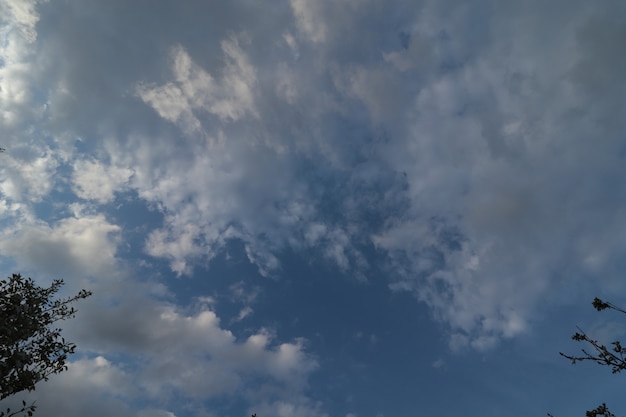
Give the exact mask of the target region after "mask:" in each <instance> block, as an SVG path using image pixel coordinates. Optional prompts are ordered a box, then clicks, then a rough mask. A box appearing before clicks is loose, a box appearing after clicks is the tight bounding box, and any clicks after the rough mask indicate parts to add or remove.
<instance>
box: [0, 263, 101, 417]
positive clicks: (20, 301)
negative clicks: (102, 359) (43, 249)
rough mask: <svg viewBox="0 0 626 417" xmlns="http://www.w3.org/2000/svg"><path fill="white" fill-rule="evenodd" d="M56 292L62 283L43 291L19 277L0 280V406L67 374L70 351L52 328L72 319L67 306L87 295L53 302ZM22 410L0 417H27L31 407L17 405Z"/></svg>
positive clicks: (72, 311) (71, 309) (68, 344)
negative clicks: (24, 415) (18, 416)
mask: <svg viewBox="0 0 626 417" xmlns="http://www.w3.org/2000/svg"><path fill="white" fill-rule="evenodd" d="M62 286H63V280H54V281H53V282H52V284H51V285H50V286H49V287H47V288H44V287H39V286H37V285H36V284H35V282H34V281H33V280H32V279H31V278H24V277H22V276H21V275H20V274H13V275H12V276H11V277H9V278H7V279H4V280H0V400H2V399H4V398H7V397H9V396H12V395H15V394H17V393H18V392H21V391H24V390H28V391H33V390H34V389H35V384H37V383H38V382H40V381H42V380H44V381H45V380H48V377H49V376H50V375H52V374H58V373H60V372H63V371H65V370H67V365H66V364H65V362H66V360H67V358H68V355H70V354H72V353H74V351H75V349H76V345H75V344H74V343H71V342H67V341H66V340H65V339H64V338H63V337H62V336H61V329H59V328H57V327H54V326H53V325H54V324H55V323H57V322H59V321H63V320H67V319H69V318H73V317H74V315H75V313H76V309H75V308H74V307H72V304H73V303H74V302H75V301H77V300H79V299H82V298H87V297H89V296H90V295H91V292H90V291H85V290H81V291H79V292H78V294H76V295H74V296H72V297H69V298H64V299H55V298H54V296H55V294H56V293H57V292H58V291H59V290H60V288H61V287H62ZM22 406H23V407H22V409H21V410H17V411H14V412H13V413H11V410H10V409H7V410H6V411H1V412H0V417H10V416H13V415H16V414H18V413H21V412H26V413H27V414H28V415H29V416H31V415H32V413H33V411H34V410H35V405H34V403H33V404H31V405H26V403H25V402H22Z"/></svg>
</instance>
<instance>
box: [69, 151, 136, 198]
mask: <svg viewBox="0 0 626 417" xmlns="http://www.w3.org/2000/svg"><path fill="white" fill-rule="evenodd" d="M131 175H132V171H131V170H130V169H128V168H117V167H112V166H108V167H107V166H105V165H104V164H102V163H101V162H98V161H94V160H77V161H75V162H74V174H73V177H72V182H73V183H74V192H75V193H76V195H77V196H78V197H80V198H83V199H85V200H95V201H97V202H98V203H102V204H103V203H108V202H111V201H112V200H113V199H114V196H115V192H116V191H120V190H122V189H123V186H124V185H125V184H127V183H128V181H129V178H130V176H131Z"/></svg>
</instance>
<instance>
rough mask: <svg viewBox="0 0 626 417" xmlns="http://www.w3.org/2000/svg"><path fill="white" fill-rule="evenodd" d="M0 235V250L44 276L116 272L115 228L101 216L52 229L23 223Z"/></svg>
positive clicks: (62, 222) (58, 224)
mask: <svg viewBox="0 0 626 417" xmlns="http://www.w3.org/2000/svg"><path fill="white" fill-rule="evenodd" d="M18 227H19V228H17V229H15V230H13V231H11V230H8V231H5V232H4V233H3V234H2V238H1V241H0V248H1V249H2V251H3V253H5V254H7V255H10V256H12V257H14V258H15V259H16V260H17V261H18V263H19V264H20V265H21V266H24V267H26V268H28V269H29V270H32V269H36V270H38V271H42V272H44V273H45V274H46V275H48V276H50V275H55V276H61V277H63V276H66V275H71V276H72V277H81V276H82V277H84V276H86V275H87V276H88V275H101V276H106V275H109V274H111V273H112V272H113V271H114V270H115V268H116V259H115V254H116V251H117V244H118V232H119V231H120V229H119V227H118V226H116V225H113V224H110V223H109V222H108V221H107V220H106V219H105V218H104V216H102V215H87V216H84V217H69V218H65V219H62V220H59V221H58V222H56V223H55V224H53V225H48V224H45V223H41V222H36V223H32V224H29V223H24V224H20V225H19V226H18Z"/></svg>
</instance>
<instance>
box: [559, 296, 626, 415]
mask: <svg viewBox="0 0 626 417" xmlns="http://www.w3.org/2000/svg"><path fill="white" fill-rule="evenodd" d="M591 304H592V305H593V307H594V308H595V309H596V310H597V311H603V310H615V311H618V312H620V313H624V314H626V310H623V309H621V308H619V307H617V306H616V305H614V304H612V303H608V302H605V301H602V300H601V299H599V298H598V297H596V298H594V299H593V302H592V303H591ZM578 330H579V331H578V332H576V333H574V335H573V336H572V339H573V340H575V341H576V342H582V343H585V344H587V346H588V347H587V348H582V349H581V352H582V354H580V355H569V354H565V353H563V352H559V353H560V355H561V356H563V357H565V358H567V359H569V360H570V361H572V364H577V363H578V362H584V361H591V362H595V363H596V364H598V365H602V366H608V367H609V368H611V372H612V373H614V374H616V373H619V372H622V371H623V370H626V358H625V357H624V354H626V349H625V348H624V347H622V343H621V342H620V341H619V340H617V341H615V342H612V343H611V344H610V345H609V347H607V346H606V345H603V344H602V343H600V342H598V341H597V340H595V339H593V338H591V337H589V336H588V335H587V334H586V333H585V332H584V331H582V330H581V329H580V328H578ZM548 415H549V416H551V414H548ZM586 416H587V417H598V416H604V417H615V414H613V413H612V412H611V411H609V409H608V408H607V406H606V404H604V403H602V404H601V405H599V406H598V407H596V408H595V409H593V410H590V411H587V413H586Z"/></svg>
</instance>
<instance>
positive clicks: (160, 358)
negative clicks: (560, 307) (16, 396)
mask: <svg viewBox="0 0 626 417" xmlns="http://www.w3.org/2000/svg"><path fill="white" fill-rule="evenodd" d="M624 12H626V10H624V5H623V4H622V3H620V2H617V1H609V2H606V4H603V5H600V4H592V3H585V2H582V1H580V2H579V1H574V2H571V1H568V2H565V1H556V2H552V3H551V4H550V5H546V4H545V3H544V2H538V1H530V2H524V3H523V4H522V3H519V4H517V3H515V4H514V3H499V4H495V5H494V4H492V3H490V2H482V1H479V2H478V3H476V4H473V5H472V6H469V5H467V4H464V3H463V2H459V1H453V0H449V1H421V2H413V1H411V2H409V1H402V0H398V1H390V2H385V3H381V2H376V1H370V0H367V1H362V2H355V1H343V2H336V1H330V0H328V1H326V0H323V1H317V2H305V1H300V0H290V1H279V2H275V3H273V4H272V5H263V6H256V5H253V4H250V2H247V1H234V2H229V3H228V4H221V5H219V7H218V6H211V7H209V6H207V5H205V4H203V3H202V2H190V3H188V4H186V5H184V6H183V5H180V4H179V3H178V2H173V1H161V2H158V4H157V5H154V4H151V5H147V4H146V3H143V2H138V3H129V2H125V1H121V0H120V1H117V0H114V1H108V2H103V1H96V0H90V1H87V2H81V3H66V4H62V5H58V4H54V5H53V4H52V2H29V1H17V0H0V15H1V19H2V20H1V23H0V24H1V25H2V26H1V28H0V133H1V134H2V138H3V141H6V143H2V144H0V146H2V147H6V148H8V152H7V153H6V154H2V155H0V158H1V160H2V164H1V166H0V192H1V200H2V201H1V202H0V215H1V216H2V219H1V220H2V225H3V226H4V227H3V231H2V233H1V235H0V239H1V240H0V249H1V250H2V254H3V256H5V257H6V258H7V259H8V258H10V259H11V262H13V264H17V265H20V266H28V267H29V268H32V269H33V270H41V271H46V273H48V274H59V275H68V276H80V275H83V276H84V275H88V276H90V277H92V278H93V280H94V285H96V286H99V287H102V288H105V285H104V284H102V283H103V282H104V277H106V276H112V275H115V274H119V276H116V278H115V279H116V282H117V283H121V282H126V280H127V278H126V277H127V276H128V275H127V274H128V273H129V271H128V270H132V269H133V268H141V267H144V266H145V265H148V264H150V262H152V264H153V265H156V264H158V263H159V262H161V261H163V262H165V263H167V265H168V267H169V269H170V271H171V272H172V273H173V274H174V275H176V276H178V277H180V279H186V277H188V276H191V275H193V274H194V273H196V272H197V271H199V270H203V268H206V267H208V266H209V265H210V264H211V262H212V261H214V260H215V259H216V258H217V257H218V256H220V255H222V254H223V253H224V252H225V251H226V250H227V248H228V245H229V244H232V243H233V242H238V243H240V244H241V245H242V251H243V252H245V255H246V257H247V259H248V260H249V261H250V263H252V264H254V266H255V267H256V269H257V270H258V272H259V273H260V274H261V275H263V276H265V277H269V278H271V279H278V280H280V279H284V277H282V276H281V271H282V268H283V266H284V262H285V258H286V257H287V255H286V254H294V253H296V254H298V255H299V256H301V257H303V258H306V259H309V260H311V262H313V261H320V262H323V263H324V265H332V268H334V269H335V270H337V271H340V272H341V273H342V274H344V275H347V276H350V277H355V278H357V281H361V282H370V283H371V282H372V281H375V280H379V279H385V280H386V281H385V284H386V285H387V286H388V287H389V288H391V290H392V291H398V292H403V291H407V292H410V293H411V294H413V295H414V296H415V297H416V298H417V299H418V300H419V301H420V302H422V303H424V304H425V305H426V306H427V307H428V308H429V311H430V312H431V313H432V317H434V319H435V320H436V321H437V322H438V323H443V324H444V325H445V329H446V330H445V332H446V334H447V335H448V342H449V345H450V346H451V347H452V348H453V349H464V348H467V347H473V348H475V349H478V350H485V349H490V348H493V347H495V346H497V345H498V343H499V342H501V341H502V340H503V339H513V338H515V337H516V336H519V335H520V334H523V333H524V332H526V331H528V330H529V329H530V328H531V327H532V325H533V323H534V321H535V320H539V319H540V318H541V314H542V310H541V308H542V305H543V304H544V303H545V302H546V300H547V299H548V300H552V301H554V302H556V303H559V302H560V303H563V302H564V300H565V299H567V298H568V297H570V296H571V297H577V296H578V295H579V294H578V292H579V291H580V288H582V287H585V286H594V285H602V286H603V287H604V288H612V289H623V284H622V283H621V281H620V279H619V271H621V270H622V269H623V261H622V258H623V255H622V252H623V251H622V249H621V248H623V247H624V245H625V244H626V238H625V237H624V235H623V234H622V233H620V232H619V231H621V230H623V229H624V228H625V227H626V224H625V223H624V222H625V220H624V216H623V207H624V204H625V203H626V193H625V192H624V190H623V187H622V186H621V180H620V179H621V178H623V177H624V176H625V174H626V172H624V171H625V169H626V168H624V167H625V166H626V165H625V164H624V161H623V159H624V155H625V148H624V134H625V133H624V132H626V121H625V120H626V119H625V118H624V117H623V115H622V110H621V109H623V108H624V107H625V106H626V91H625V88H626V87H625V86H626V84H625V83H624V74H625V73H626V55H625V54H623V53H622V52H623V51H622V46H621V45H622V44H623V42H622V39H623V38H624V35H625V33H626V26H625V25H624V23H623V19H620V16H623V15H624ZM261 15H263V16H268V17H267V19H268V20H267V21H266V20H264V19H259V16H261ZM268 21H270V22H271V24H268V23H267V22H268ZM132 203H137V204H141V205H142V206H143V207H145V208H146V210H147V211H152V212H153V213H158V214H159V216H158V219H159V222H160V223H158V224H156V223H154V222H152V223H148V222H147V221H146V222H145V223H144V224H142V221H143V219H137V218H133V219H132V220H128V223H129V224H130V223H133V227H134V228H130V227H129V230H130V229H132V231H133V232H136V231H137V230H140V231H141V236H140V239H139V240H140V241H141V242H140V246H141V248H140V249H141V251H142V252H143V253H142V254H141V257H142V258H141V259H142V260H141V262H139V261H137V262H136V264H133V262H132V261H129V260H128V259H122V256H121V255H120V253H121V252H124V251H126V250H130V249H129V248H131V247H133V246H132V245H133V244H131V242H130V241H125V240H124V239H125V238H126V237H127V236H128V235H129V234H130V233H131V232H130V231H129V230H127V229H125V228H124V224H122V223H123V221H122V219H120V217H118V216H117V214H118V213H117V211H121V210H123V209H124V208H127V207H129V206H131V204H132ZM50 213H53V214H50ZM46 214H47V215H46ZM137 217H141V216H137ZM137 224H139V226H137ZM136 233H139V232H136ZM133 248H134V247H133ZM139 257H140V256H138V257H137V259H139ZM11 262H9V261H8V260H7V264H8V265H11ZM152 264H151V265H152ZM380 271H384V278H381V277H380V275H381V274H380ZM152 272H154V271H152ZM163 275H164V273H163V272H162V271H160V272H158V273H154V276H155V278H154V279H152V278H151V279H147V281H150V282H152V281H157V280H158V279H160V277H162V276H163ZM81 282H82V281H81ZM143 284H145V283H144V282H142V283H141V285H143ZM124 285H128V286H129V287H133V285H131V284H124ZM137 285H139V284H137ZM141 285H139V287H141ZM162 285H164V286H165V284H162ZM122 287H123V286H122ZM122 287H120V288H122ZM133 288H135V289H134V290H132V291H131V292H133V291H137V289H136V288H138V287H133ZM141 288H144V287H141ZM154 288H156V284H155V287H153V288H152V289H154ZM555 289H562V290H560V295H558V296H555V295H554V294H555ZM169 290H170V289H168V290H164V291H162V292H160V293H159V294H160V295H159V296H158V297H157V296H155V297H153V296H154V294H152V296H150V297H148V296H146V298H141V303H142V307H141V308H139V307H137V305H136V303H135V302H134V301H132V300H131V299H126V298H122V301H120V304H119V305H118V306H117V308H116V309H107V308H105V306H100V307H97V308H96V307H93V310H92V311H91V312H90V313H89V314H87V316H88V317H89V319H88V322H89V326H87V325H83V327H82V328H81V329H79V330H80V331H81V333H80V338H81V340H82V341H84V342H85V343H88V344H89V346H90V347H89V352H90V353H92V354H93V355H91V356H89V355H88V357H85V358H83V359H81V360H80V361H77V362H76V363H74V364H73V365H72V370H71V372H72V373H74V374H76V375H79V374H80V375H83V374H84V373H85V371H84V370H85V369H89V373H91V374H93V377H90V378H91V379H90V381H91V382H90V383H93V384H96V385H97V383H102V384H104V385H106V387H107V388H106V389H104V388H103V389H104V390H105V391H107V392H110V393H112V394H111V395H113V396H115V395H117V394H116V392H115V391H114V390H115V387H116V386H125V385H124V384H128V386H130V385H133V386H134V387H135V388H134V389H135V390H143V391H142V392H140V393H137V395H138V396H146V397H151V398H157V397H161V396H164V395H165V394H164V393H166V392H169V393H172V392H175V393H180V395H184V396H188V397H190V398H194V399H196V400H198V399H202V398H205V397H206V398H209V397H213V396H227V395H229V394H231V393H232V392H234V391H235V390H238V389H244V391H245V392H246V393H247V392H248V391H246V387H248V386H249V384H250V381H251V380H252V379H254V378H257V377H258V378H261V379H263V378H267V379H268V380H270V381H271V383H268V384H269V385H268V387H266V388H267V390H268V391H270V392H272V393H274V392H280V393H281V394H276V395H275V397H272V398H271V399H267V398H265V399H264V398H261V396H258V397H257V396H256V395H257V394H259V392H261V391H254V390H253V391H254V392H252V391H250V392H252V393H251V394H249V396H248V397H247V399H248V401H249V403H254V404H255V405H259V407H261V408H258V410H260V411H259V413H261V412H263V413H265V414H269V413H275V414H277V415H287V414H289V415H300V416H324V415H325V413H326V411H324V408H323V406H322V405H320V404H318V403H316V402H315V401H314V400H312V399H311V398H309V397H307V395H306V393H305V391H306V389H305V387H306V385H307V382H306V381H307V378H308V377H309V375H310V374H311V372H313V370H314V369H315V368H316V366H317V365H316V364H317V362H316V361H315V360H314V359H313V358H312V356H310V355H309V353H308V352H306V349H305V343H304V342H303V341H302V340H296V341H290V342H285V343H282V342H278V341H277V340H278V339H277V337H276V336H275V335H274V333H273V330H269V329H266V328H261V327H259V328H255V329H253V330H250V329H248V331H249V333H248V334H247V336H246V337H245V338H242V336H241V334H237V335H235V333H231V332H230V331H229V330H227V329H225V328H224V327H223V326H222V325H221V324H220V323H221V322H220V317H219V316H218V315H217V313H216V311H214V310H213V309H212V308H209V307H208V306H204V307H203V308H202V309H200V310H197V311H190V310H186V309H185V308H184V307H183V306H179V305H176V303H175V302H174V301H172V299H171V298H170V299H168V300H167V301H164V300H163V299H162V298H159V297H160V296H163V293H167V292H168V291H169ZM116 291H118V290H117V289H116V290H111V291H110V292H107V294H108V296H111V297H112V298H115V297H116V294H115V292H116ZM120 291H121V290H120ZM146 291H147V290H146ZM155 291H156V290H155ZM148 292H149V291H148ZM156 292H158V291H156ZM118 295H119V294H118ZM164 298H167V297H164ZM135 301H136V300H135ZM237 311H238V314H236V315H235V316H236V317H235V318H234V319H233V320H231V321H230V324H231V325H232V326H233V327H235V326H237V325H242V326H243V324H245V323H247V322H248V321H249V320H250V319H251V318H252V317H255V318H256V316H257V311H258V310H257V309H256V308H252V307H251V306H250V305H248V304H246V305H244V306H239V307H238V310H237ZM96 312H97V314H96ZM252 312H254V315H253V314H252ZM125 318H128V319H125ZM227 320H228V319H227V318H224V320H223V321H227ZM111 323H121V324H120V325H119V326H118V325H116V326H112V325H111ZM90 326H91V327H92V328H93V329H94V331H95V330H96V329H97V330H98V334H95V333H89V332H87V330H86V329H87V328H89V327H90ZM77 331H78V330H77ZM242 334H243V333H242ZM182 350H184V351H185V352H187V353H188V356H189V357H188V359H182V360H181V359H180V358H179V356H180V355H179V353H180V351H182ZM115 355H121V356H122V359H119V358H118V357H116V356H115ZM124 355H129V358H133V359H132V360H131V359H128V358H126V357H124ZM139 357H141V360H143V361H144V362H141V361H140V360H139V361H138V362H134V361H136V360H138V359H137V358H139ZM118 359H119V361H118ZM127 360H128V363H132V364H133V365H132V366H136V367H137V369H134V370H133V372H130V371H128V372H127V370H126V369H124V366H123V365H124V364H126V363H127V362H125V361H127ZM81 372H83V373H81ZM68 375H69V374H68ZM203 375H212V376H213V377H214V379H209V380H207V381H205V382H206V383H203V384H200V383H199V381H200V380H201V379H202V378H204V376H203ZM98 378H100V379H98ZM60 381H66V380H65V379H63V380H60ZM98 381H100V382H98ZM115 381H118V382H115ZM119 381H122V382H119ZM63 383H65V382H63ZM67 383H68V384H69V382H67ZM104 385H101V386H104ZM94 386H95V385H94ZM242 387H244V388H242ZM277 387H279V388H277ZM285 387H292V388H293V389H294V390H295V391H293V392H292V393H293V397H292V398H293V399H294V400H293V401H290V400H288V399H287V398H286V396H285V394H284V393H285V392H288V391H289V390H288V389H287V388H285ZM294 387H295V388H294ZM50 389H51V390H53V389H56V388H50ZM80 389H86V388H83V387H70V386H69V385H68V387H67V390H69V391H71V390H80ZM285 389H287V391H284V390H285ZM281 390H282V391H281ZM69 391H68V392H69ZM131 391H132V390H131ZM72 392H74V391H72ZM76 392H78V391H76ZM132 392H135V391H132ZM45 395H47V394H45ZM133 395H134V394H133ZM246 395H248V394H246ZM120 398H121V397H120ZM141 398H145V397H141ZM129 401H131V402H132V400H129ZM116 404H117V403H116ZM123 404H126V405H124V406H122V405H123ZM118 405H120V407H122V408H119V409H116V410H117V411H118V412H119V413H122V415H123V413H127V414H128V415H136V413H135V412H134V411H131V410H130V408H132V407H130V406H128V401H127V399H124V398H122V399H119V404H118ZM127 406H128V407H130V408H124V407H127ZM116 407H117V406H116ZM135 408H137V407H135ZM139 408H141V407H139ZM144 408H145V409H144V410H143V411H142V413H143V414H142V415H146V416H147V415H155V416H156V415H168V414H167V413H175V412H174V411H170V410H169V409H167V410H166V408H167V407H165V406H164V407H161V408H159V407H156V408H154V409H151V408H149V407H144ZM63 412H64V413H66V414H68V413H69V411H68V410H65V411H63ZM133 413H134V414H133ZM175 414H176V413H175ZM176 415H177V414H176Z"/></svg>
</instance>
